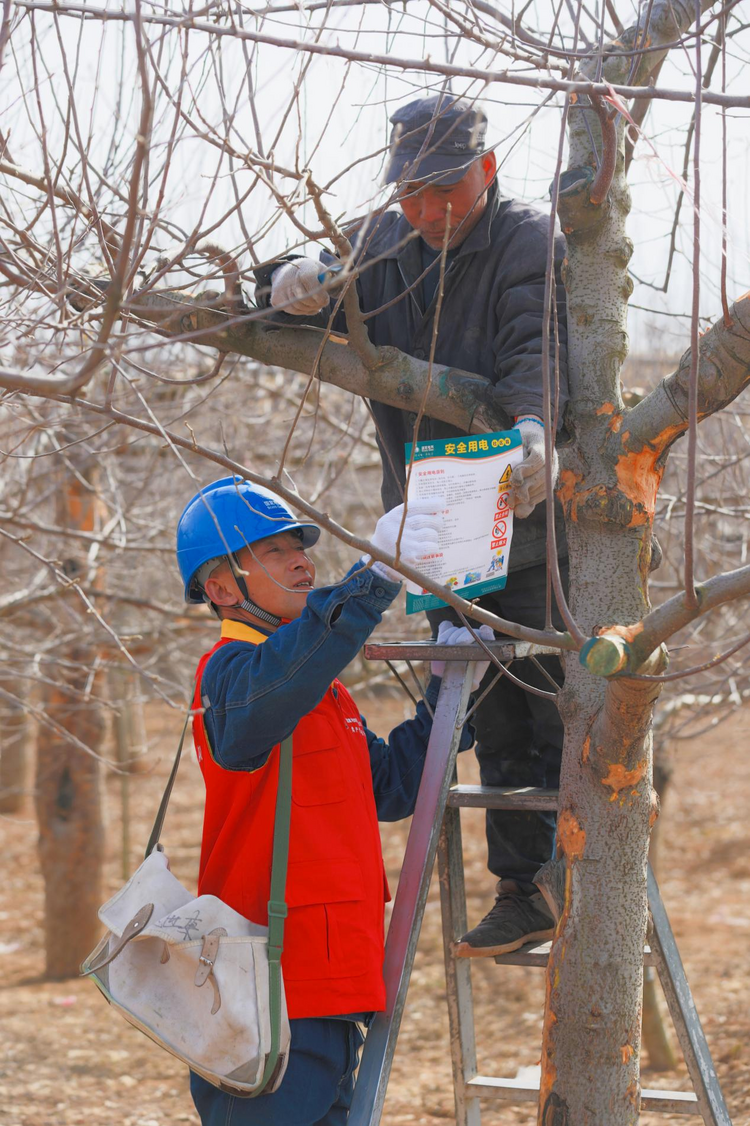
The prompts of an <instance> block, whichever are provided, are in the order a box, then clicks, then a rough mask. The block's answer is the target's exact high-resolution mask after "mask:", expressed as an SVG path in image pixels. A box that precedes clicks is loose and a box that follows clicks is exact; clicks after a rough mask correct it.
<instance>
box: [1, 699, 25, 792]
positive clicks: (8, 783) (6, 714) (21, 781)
mask: <svg viewBox="0 0 750 1126" xmlns="http://www.w3.org/2000/svg"><path fill="white" fill-rule="evenodd" d="M3 687H4V688H5V690H6V691H8V692H11V691H12V690H14V689H15V691H14V692H13V694H14V695H17V696H18V698H19V699H22V698H23V692H24V688H23V686H22V684H21V683H20V682H19V683H18V684H15V683H11V682H8V681H4V682H3ZM0 717H2V728H1V730H0V813H18V812H19V810H20V809H22V808H23V804H24V800H25V798H26V793H27V785H28V774H29V755H28V746H29V725H28V723H27V721H26V713H25V711H24V710H23V706H22V705H21V704H20V703H14V702H13V701H12V700H9V699H7V698H5V699H3V700H2V701H0Z"/></svg>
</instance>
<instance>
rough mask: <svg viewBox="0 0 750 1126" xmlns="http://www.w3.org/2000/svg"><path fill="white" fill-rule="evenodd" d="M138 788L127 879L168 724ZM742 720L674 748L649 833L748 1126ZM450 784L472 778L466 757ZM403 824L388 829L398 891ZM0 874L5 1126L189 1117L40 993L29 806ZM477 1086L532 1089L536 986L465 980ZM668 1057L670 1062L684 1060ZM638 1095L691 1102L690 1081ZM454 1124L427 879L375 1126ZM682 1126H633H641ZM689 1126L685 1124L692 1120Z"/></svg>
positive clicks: (182, 833) (693, 978) (484, 899)
mask: <svg viewBox="0 0 750 1126" xmlns="http://www.w3.org/2000/svg"><path fill="white" fill-rule="evenodd" d="M358 700H359V703H360V706H361V708H362V710H363V711H364V713H365V714H366V715H367V717H368V722H369V724H370V726H371V727H373V728H374V729H375V730H377V731H378V732H379V733H380V734H386V733H387V731H388V730H389V728H390V727H392V726H393V725H394V724H395V723H397V722H399V721H400V720H401V718H402V716H403V714H404V711H403V707H402V704H401V702H400V700H396V699H395V698H394V697H392V696H390V695H379V696H377V697H372V698H370V699H367V698H366V697H363V696H362V695H361V694H360V695H359V696H358ZM147 719H148V730H149V743H150V754H149V761H148V764H147V771H146V772H145V773H141V774H136V775H133V776H132V777H131V778H130V807H131V811H132V814H131V825H130V834H131V842H132V846H131V850H130V861H131V870H132V868H134V867H135V866H136V865H137V863H138V858H139V854H140V850H141V849H142V846H143V844H144V843H145V841H146V838H147V835H148V830H149V828H150V821H151V819H152V817H153V814H154V812H155V809H156V806H157V803H158V798H159V793H160V790H161V788H162V786H163V784H164V780H165V777H166V774H167V772H168V769H169V765H170V763H171V755H172V753H173V748H174V745H175V741H176V738H177V735H178V733H179V727H180V720H179V717H177V716H176V715H173V714H170V713H169V712H166V711H165V710H164V709H163V708H161V707H157V706H154V707H153V708H152V709H151V710H150V711H149V712H148V716H147ZM749 731H750V711H748V710H747V709H745V710H742V709H738V710H737V711H736V712H735V713H734V715H732V716H731V718H730V719H729V720H727V721H726V722H725V723H723V724H722V725H721V726H720V727H719V728H718V729H717V730H716V731H715V732H714V733H712V734H710V735H707V736H704V737H703V738H700V739H694V740H691V741H689V742H681V743H679V744H678V745H677V747H676V748H673V750H672V753H673V755H674V760H675V771H674V775H673V780H672V783H671V788H670V792H669V795H668V797H667V801H666V803H665V809H664V813H663V820H662V825H661V831H662V839H661V844H660V853H661V854H660V859H659V868H660V871H659V877H660V883H661V887H662V893H663V896H664V899H665V902H666V905H667V910H668V911H669V914H670V918H671V921H672V926H673V928H674V931H675V934H676V937H677V941H678V943H679V946H680V950H681V954H682V958H683V961H684V962H685V966H686V969H687V973H688V977H689V980H690V983H691V986H692V989H693V993H694V996H695V999H696V1003H697V1006H698V1011H699V1013H700V1016H701V1019H702V1021H703V1025H704V1028H705V1030H706V1033H707V1036H708V1040H709V1045H710V1048H711V1051H712V1053H713V1058H714V1062H715V1064H716V1066H717V1070H718V1073H719V1076H720V1079H721V1082H722V1085H723V1089H724V1094H725V1098H726V1100H727V1103H728V1106H729V1110H730V1113H731V1116H732V1121H733V1123H734V1126H750V984H749V983H748V964H749V963H750V823H749V821H748V810H749V809H750V771H748V769H747V744H748V732H749ZM460 773H461V780H462V781H466V782H471V781H478V776H477V767H476V761H475V759H474V755H473V752H471V751H469V752H468V753H467V754H465V755H463V756H462V758H461V764H460ZM104 787H105V790H106V820H107V868H106V894H107V895H110V894H111V893H112V892H114V891H115V890H116V889H117V888H118V887H119V886H120V884H121V882H122V879H121V866H122V854H121V821H120V808H121V807H120V781H119V779H118V778H117V776H115V775H112V774H108V775H107V779H106V781H105V783H104ZM202 805H203V786H202V781H201V778H200V773H199V770H198V766H197V763H196V762H195V759H194V756H192V755H189V756H187V759H186V761H185V764H184V766H183V767H182V768H181V772H180V776H179V778H178V782H177V785H176V788H175V794H174V797H173V799H172V805H171V808H170V813H169V817H168V821H167V827H166V831H165V833H164V842H165V845H166V849H167V853H168V855H169V857H170V861H171V865H172V868H173V870H174V871H175V873H176V875H177V876H178V877H179V878H180V879H182V880H183V881H184V882H186V883H188V884H192V883H193V882H194V880H195V876H196V873H197V863H198V849H199V841H200V829H201V818H202ZM462 818H463V831H464V849H465V862H466V879H467V892H468V896H469V918H470V920H472V922H474V921H476V920H478V919H479V918H480V917H481V915H482V914H483V913H484V912H485V911H486V910H487V908H488V907H489V906H490V905H491V903H492V899H493V878H492V877H491V876H490V875H489V874H488V873H487V870H486V867H485V860H486V855H485V844H484V825H483V814H482V813H481V811H466V812H464V813H463V814H462ZM407 833H408V822H404V823H401V824H399V825H395V826H391V825H385V826H383V827H382V835H383V846H384V852H385V858H386V867H387V870H388V875H389V879H390V881H391V887H392V890H393V891H394V892H395V888H396V884H397V881H398V873H399V868H400V863H401V858H402V856H403V852H404V847H405V844H406V838H407ZM0 841H1V842H2V851H3V860H4V872H5V877H4V880H3V884H2V894H1V895H0V954H1V955H2V962H3V975H2V976H3V980H2V985H1V986H0V1126H172V1124H177V1123H191V1124H193V1126H197V1124H198V1118H197V1115H196V1114H195V1111H194V1109H193V1106H192V1102H191V1100H190V1097H189V1094H188V1090H187V1075H186V1071H185V1068H184V1067H183V1066H182V1065H181V1064H180V1063H178V1062H177V1061H176V1060H174V1059H172V1057H170V1056H169V1055H167V1053H165V1052H163V1051H160V1050H159V1049H157V1048H156V1047H154V1046H153V1045H152V1044H151V1043H150V1042H149V1041H148V1040H147V1039H146V1038H145V1037H144V1036H142V1035H141V1034H140V1033H138V1032H136V1031H135V1030H134V1029H132V1028H130V1026H128V1025H127V1024H126V1023H125V1022H124V1021H123V1020H122V1019H121V1018H120V1017H119V1016H118V1015H117V1014H116V1013H115V1012H113V1011H112V1010H111V1009H110V1008H109V1006H108V1005H107V1004H106V1003H105V1002H104V1000H103V999H102V998H101V996H100V995H99V993H98V992H97V990H96V989H95V988H94V986H93V985H91V984H90V983H89V982H85V981H79V980H73V981H64V982H48V981H45V980H44V978H43V976H42V975H43V971H44V953H43V931H42V881H41V877H40V873H39V865H38V862H37V858H36V825H35V822H34V818H33V808H32V803H31V801H29V803H28V805H27V807H26V809H25V810H24V811H23V812H22V813H21V814H20V815H18V816H16V817H13V818H3V819H2V820H1V821H0ZM473 984H474V997H475V1004H476V1024H477V1040H478V1055H479V1070H480V1072H482V1073H483V1074H489V1075H503V1076H516V1075H519V1074H520V1075H521V1076H522V1077H523V1076H528V1077H533V1075H534V1069H535V1068H536V1067H537V1065H538V1062H539V1053H540V1039H541V1020H542V1006H543V1000H544V973H543V971H542V970H539V969H531V968H529V969H520V968H514V967H499V966H496V965H495V964H494V962H492V961H491V960H490V961H487V962H485V961H479V962H476V963H474V965H473ZM678 1055H679V1050H678ZM643 1063H644V1072H643V1080H644V1085H646V1086H651V1087H655V1086H665V1087H672V1088H677V1089H687V1088H688V1087H689V1080H688V1079H687V1075H686V1073H685V1070H684V1067H682V1066H681V1067H680V1068H679V1069H678V1070H677V1071H675V1072H670V1073H666V1074H655V1073H654V1072H653V1071H651V1070H649V1067H648V1059H647V1057H646V1056H645V1055H644V1061H643ZM482 1109H483V1114H482V1121H483V1124H485V1126H496V1124H497V1126H500V1124H501V1123H503V1124H504V1123H508V1124H514V1126H532V1124H533V1123H534V1122H535V1121H536V1115H535V1108H534V1107H533V1106H532V1105H530V1104H526V1105H525V1106H524V1105H522V1106H518V1107H514V1106H510V1105H502V1104H497V1103H490V1102H483V1104H482ZM453 1119H454V1111H453V1094H452V1085H451V1070H450V1059H449V1053H448V1026H447V1013H446V1005H445V982H444V975H443V962H442V944H441V929H440V905H439V897H438V888H437V880H436V879H433V883H432V888H431V891H430V898H429V902H428V905H427V910H426V914H425V919H424V924H423V927H422V934H421V937H420V941H419V949H418V952H417V957H416V963H415V967H414V973H413V976H412V984H411V989H410V993H409V1000H408V1004H407V1009H406V1015H405V1018H404V1023H403V1026H402V1032H401V1037H400V1039H399V1044H398V1050H397V1052H396V1059H395V1063H394V1068H393V1073H392V1078H391V1083H390V1087H389V1090H388V1097H387V1101H386V1105H385V1112H384V1116H383V1122H384V1124H385V1126H407V1124H415V1126H438V1124H441V1126H442V1124H444V1123H445V1122H450V1121H452V1120H453ZM686 1121H690V1119H686V1118H683V1117H680V1118H678V1117H672V1116H652V1115H642V1117H641V1123H642V1124H643V1126H656V1123H680V1122H686ZM692 1121H697V1120H696V1119H695V1118H693V1119H692Z"/></svg>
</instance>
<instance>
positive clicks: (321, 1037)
mask: <svg viewBox="0 0 750 1126" xmlns="http://www.w3.org/2000/svg"><path fill="white" fill-rule="evenodd" d="M289 1026H290V1028H291V1032H292V1044H291V1049H290V1052H289V1064H288V1066H287V1069H286V1074H285V1076H284V1078H283V1080H282V1081H281V1086H280V1087H279V1089H278V1090H277V1091H274V1093H273V1094H272V1095H258V1097H257V1098H255V1099H242V1098H237V1097H236V1096H235V1095H227V1094H225V1093H224V1092H223V1091H220V1090H219V1089H218V1088H217V1087H214V1086H213V1085H212V1084H211V1083H207V1082H206V1080H205V1079H201V1077H200V1076H199V1075H196V1074H195V1073H194V1072H191V1073H190V1094H191V1095H192V1096H193V1102H194V1103H195V1106H196V1109H197V1111H198V1114H199V1115H200V1120H201V1124H202V1126H344V1123H345V1122H346V1119H347V1116H348V1114H349V1107H350V1106H351V1102H352V1094H353V1092H354V1072H355V1070H356V1067H357V1057H358V1054H359V1049H360V1048H361V1047H362V1035H361V1033H360V1031H359V1028H358V1027H357V1025H356V1024H355V1023H354V1022H353V1021H350V1020H333V1019H330V1018H323V1017H321V1018H308V1019H304V1020H290V1022H289Z"/></svg>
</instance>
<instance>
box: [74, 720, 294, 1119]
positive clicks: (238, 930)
mask: <svg viewBox="0 0 750 1126" xmlns="http://www.w3.org/2000/svg"><path fill="white" fill-rule="evenodd" d="M189 720H190V712H188V715H187V718H186V720H185V726H184V727H183V729H182V736H181V738H180V744H179V746H178V748H177V754H176V756H175V761H174V765H173V766H172V771H171V773H170V776H169V780H168V782H167V785H166V788H165V790H164V795H163V797H162V800H161V803H160V805H159V811H158V813H157V815H156V820H155V822H154V827H153V829H152V831H151V836H150V838H149V842H148V846H147V849H146V859H145V860H144V861H143V863H142V864H141V866H140V868H138V870H137V871H136V872H135V873H134V874H133V875H132V876H131V878H130V879H129V880H128V882H127V883H126V884H125V886H124V887H123V888H121V889H120V891H118V892H117V894H116V895H114V896H113V897H112V898H111V899H110V900H109V901H108V902H107V903H105V904H104V906H103V907H101V908H100V909H99V918H100V919H101V921H102V923H104V925H105V927H106V928H107V933H106V934H105V935H104V938H103V939H102V940H101V942H100V943H99V944H98V945H97V946H96V948H95V949H94V950H93V951H92V952H91V954H90V955H89V957H88V958H87V959H86V960H85V961H84V963H83V965H82V966H81V973H82V974H83V975H86V976H89V977H91V978H92V980H93V981H94V982H95V984H96V985H97V986H98V988H99V989H100V990H101V992H102V993H103V994H104V996H105V997H106V999H107V1000H108V1001H109V1002H110V1003H111V1004H112V1005H114V1006H115V1007H116V1008H117V1009H119V1010H120V1012H121V1013H122V1015H123V1016H124V1017H125V1019H126V1020H128V1021H129V1022H130V1023H131V1024H133V1025H135V1027H136V1028H139V1029H140V1030H141V1032H145V1034H146V1035H147V1036H149V1037H150V1038H151V1039H152V1040H153V1041H155V1043H157V1044H160V1045H161V1047H162V1048H166V1050H167V1051H168V1052H171V1053H172V1055H174V1056H177V1057H178V1059H181V1060H183V1062H184V1063H186V1064H187V1065H188V1067H189V1068H191V1070H192V1071H195V1072H197V1073H198V1075H201V1076H202V1077H203V1078H204V1079H206V1080H208V1082H209V1083H213V1084H214V1086H216V1087H220V1088H221V1090H222V1091H226V1092H227V1093H228V1094H232V1095H240V1096H244V1097H252V1096H254V1095H259V1094H261V1093H266V1094H268V1093H271V1092H272V1091H275V1090H276V1089H277V1088H278V1086H279V1084H280V1083H281V1080H282V1079H283V1077H284V1073H285V1071H286V1067H287V1062H288V1057H289V1042H290V1033H289V1020H288V1017H287V1009H286V999H285V996H284V982H283V978H282V973H281V954H282V950H283V947H284V920H285V918H286V914H287V907H286V903H285V893H286V873H287V863H288V856H289V823H290V815H291V798H292V736H291V735H290V736H289V737H288V738H287V739H285V740H284V742H283V743H282V744H281V753H280V755H279V781H278V793H277V798H276V820H275V824H274V835H273V865H272V870H271V892H270V899H269V903H268V926H267V927H264V926H260V925H258V924H256V923H252V922H250V921H249V920H248V919H245V918H244V917H243V916H242V915H240V914H239V913H238V912H237V911H235V910H234V909H233V908H232V907H230V906H228V904H226V903H223V902H222V901H221V900H220V899H218V898H217V897H216V896H214V895H199V896H197V897H196V896H194V895H192V894H191V893H190V892H189V891H188V890H187V888H184V887H183V886H182V884H181V883H180V882H179V880H178V879H176V877H175V876H173V875H172V873H171V872H170V870H169V861H168V860H167V856H166V853H165V852H164V849H163V847H162V845H161V844H160V843H159V838H160V836H161V831H162V826H163V823H164V818H165V815H166V812H167V806H168V804H169V799H170V796H171V793H172V787H173V785H174V780H175V777H176V774H177V768H178V766H179V764H180V757H181V754H182V746H183V743H184V741H185V733H186V731H187V726H188V722H189Z"/></svg>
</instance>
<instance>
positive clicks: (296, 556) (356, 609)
mask: <svg viewBox="0 0 750 1126" xmlns="http://www.w3.org/2000/svg"><path fill="white" fill-rule="evenodd" d="M441 507H442V502H441V501H440V500H439V499H438V500H436V501H431V502H428V501H423V502H421V503H416V504H413V505H411V506H410V509H409V511H408V513H407V515H406V517H405V519H404V526H403V531H402V532H401V534H400V556H401V559H403V560H404V562H408V563H412V564H413V563H414V562H415V561H416V559H417V558H418V557H419V556H421V555H422V554H424V552H425V551H429V550H430V547H431V545H434V546H437V537H438V528H439V525H440V520H441V516H440V515H439V512H440V508H441ZM402 516H403V512H402V509H395V510H393V511H392V512H390V513H388V514H387V515H386V516H384V517H382V518H381V519H380V521H379V522H378V525H377V528H376V530H375V533H374V535H373V537H372V542H373V544H374V545H375V546H376V547H377V548H378V549H380V550H382V551H383V552H384V553H387V554H390V555H393V554H395V550H396V541H397V538H399V532H400V529H401V522H402ZM319 535H320V530H319V528H317V527H316V526H315V525H314V524H303V523H300V522H298V521H297V520H296V519H295V518H294V516H293V515H292V513H291V512H290V511H289V509H287V508H286V507H285V506H284V505H283V504H281V503H280V502H279V500H278V499H277V498H276V497H275V496H274V495H273V494H272V493H269V492H267V491H266V490H265V489H261V488H259V487H257V486H255V485H251V484H250V483H249V482H247V481H243V480H241V479H239V478H231V477H229V478H224V479H223V480H220V481H216V482H215V483H214V484H213V485H210V486H208V487H207V488H205V489H203V490H202V491H201V492H200V493H198V494H197V495H196V496H195V497H193V499H192V500H191V501H190V502H189V504H188V505H187V507H186V508H185V510H184V512H183V514H182V516H181V518H180V522H179V525H178V529H177V558H178V562H179V566H180V571H181V574H182V578H183V582H184V585H185V597H186V599H187V601H189V602H203V601H206V602H208V603H209V605H210V606H211V607H212V609H213V610H214V612H215V614H216V616H217V617H218V618H219V619H220V621H221V638H220V639H219V641H218V642H217V643H216V645H215V646H214V647H213V649H212V650H211V651H210V652H209V653H207V654H206V655H205V656H204V657H203V658H202V660H201V662H200V664H199V666H198V672H197V677H196V699H195V705H196V708H197V709H203V714H202V715H201V714H200V712H197V713H196V714H195V721H194V729H193V734H194V739H195V745H196V751H197V754H198V758H199V761H200V765H201V770H202V772H203V777H204V781H205V785H206V806H205V815H204V826H203V840H202V847H201V861H200V875H199V894H212V895H216V896H217V897H219V898H220V899H222V900H223V901H224V902H225V903H228V904H229V905H230V906H231V907H233V908H235V910H237V911H239V912H240V913H241V914H243V915H245V916H246V917H247V918H251V919H253V920H254V921H256V922H259V923H264V922H265V921H266V917H267V915H266V912H267V901H268V898H269V880H270V869H271V863H270V858H271V849H272V839H273V819H274V809H275V804H276V780H277V776H278V770H277V769H274V767H275V766H276V764H277V762H278V754H279V744H280V743H281V741H282V740H283V739H285V738H286V737H287V736H288V735H289V734H290V733H291V732H294V740H293V768H292V803H293V804H292V816H291V829H290V838H289V869H288V877H287V894H286V900H287V904H288V907H289V916H288V919H287V923H286V929H285V943H284V953H283V956H282V962H281V964H282V970H283V974H284V979H285V989H286V1000H287V1007H288V1012H289V1017H290V1026H291V1051H290V1057H289V1065H288V1068H287V1072H286V1075H285V1076H284V1079H283V1081H282V1083H281V1085H280V1086H279V1088H278V1090H277V1091H275V1092H274V1093H273V1094H268V1095H260V1096H258V1097H257V1098H253V1099H239V1098H236V1097H235V1096H232V1095H229V1094H226V1093H224V1092H223V1091H220V1090H219V1089H217V1088H216V1087H213V1086H212V1085H211V1084H209V1083H208V1082H206V1081H205V1080H203V1079H202V1078H200V1077H199V1076H197V1075H192V1076H191V1092H192V1095H193V1099H194V1101H195V1104H196V1107H197V1108H198V1112H199V1114H200V1117H201V1122H202V1124H203V1126H225V1124H226V1123H228V1122H229V1121H230V1120H231V1123H232V1126H343V1123H344V1122H345V1121H346V1118H347V1114H348V1109H349V1106H350V1103H351V1098H352V1091H353V1086H354V1078H353V1076H354V1070H355V1067H356V1063H357V1055H358V1051H359V1048H360V1046H361V1043H362V1037H361V1034H360V1032H359V1029H358V1023H360V1022H363V1021H367V1019H368V1018H369V1016H370V1015H371V1014H372V1013H374V1012H376V1011H380V1010H382V1009H383V1008H384V1005H385V987H384V983H383V908H384V902H385V899H386V898H389V896H388V887H387V882H386V879H385V873H384V869H383V860H382V855H381V849H380V836H379V832H378V821H379V820H381V821H395V820H398V819H400V818H403V817H407V816H409V815H410V814H411V813H412V812H413V810H414V805H415V802H416V799H417V792H418V789H419V783H420V779H421V776H422V767H423V764H424V757H425V751H426V748H427V742H428V738H429V735H430V731H431V728H432V715H431V711H430V709H429V708H428V707H426V706H425V704H424V703H420V704H419V705H418V706H417V711H416V715H415V717H414V718H413V719H411V720H407V721H406V722H404V723H402V724H400V725H399V726H398V727H396V728H395V729H394V730H393V731H392V732H391V734H390V736H389V738H388V741H387V742H385V741H384V740H382V739H379V738H377V736H375V735H374V734H373V733H372V732H371V731H370V730H369V729H368V728H367V726H366V724H365V722H364V720H363V718H362V717H361V715H360V714H359V711H358V709H357V707H356V705H355V704H354V702H353V700H352V699H351V697H350V695H349V693H348V692H347V691H346V689H345V687H344V686H343V684H341V682H340V681H339V680H337V679H336V677H337V676H338V674H339V673H340V672H341V671H342V670H343V669H344V668H345V667H346V665H347V664H348V663H349V662H350V661H351V660H352V659H353V658H354V657H355V656H356V654H357V653H358V652H359V650H360V649H361V647H362V645H363V644H364V642H365V641H366V639H367V638H368V637H369V635H370V633H371V632H372V630H373V629H374V628H375V626H376V625H377V624H378V623H379V622H380V620H381V617H382V614H383V613H384V612H385V610H387V608H388V607H389V606H390V604H391V603H392V602H393V600H394V599H395V598H396V596H397V594H398V593H399V590H400V577H399V575H398V573H397V572H395V571H394V570H392V569H391V568H390V567H388V566H386V565H384V564H382V563H372V564H371V565H370V566H368V563H369V562H370V561H369V560H360V561H359V562H358V563H356V564H355V566H354V567H352V569H351V570H350V571H349V573H348V574H347V575H346V576H345V578H344V579H343V580H342V581H341V582H339V583H337V584H335V585H333V586H328V587H321V588H316V587H315V567H314V565H313V563H312V560H311V559H310V557H309V555H308V550H309V549H310V548H311V547H313V546H314V545H315V543H316V542H317V540H318V537H319ZM489 633H490V635H491V631H489ZM451 640H453V641H455V642H456V643H461V642H462V641H466V640H470V637H469V634H468V631H466V630H463V631H458V632H457V633H455V634H454V636H453V638H452V639H451ZM485 668H486V665H484V666H482V665H481V664H478V665H477V683H478V679H479V678H481V676H482V674H483V672H484V670H485ZM439 690H440V678H439V676H433V677H432V679H431V681H430V684H429V686H428V688H427V692H426V700H427V701H428V703H429V704H430V705H431V706H432V707H434V705H435V704H436V702H437V697H438V693H439ZM471 741H472V736H471V732H470V730H469V729H468V727H466V728H465V729H464V731H463V734H462V738H461V746H462V748H463V749H465V748H467V747H469V746H470V745H471Z"/></svg>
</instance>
